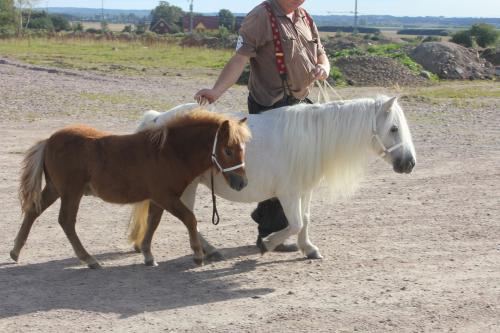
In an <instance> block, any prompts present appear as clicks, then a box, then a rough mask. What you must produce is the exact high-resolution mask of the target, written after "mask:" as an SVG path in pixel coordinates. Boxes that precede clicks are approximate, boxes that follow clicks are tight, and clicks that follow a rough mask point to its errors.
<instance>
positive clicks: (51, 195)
mask: <svg viewBox="0 0 500 333" xmlns="http://www.w3.org/2000/svg"><path fill="white" fill-rule="evenodd" d="M41 196H42V199H41V206H40V211H37V210H36V208H35V206H34V205H33V206H32V207H31V208H30V209H29V210H28V211H27V212H26V213H25V214H24V219H23V223H22V225H21V228H20V229H19V232H18V233H17V236H16V239H15V241H14V248H13V249H12V251H10V257H11V258H12V259H13V260H14V261H16V262H17V260H18V258H19V252H21V249H22V248H23V246H24V244H25V243H26V239H27V238H28V234H29V233H30V230H31V226H32V225H33V222H35V220H36V219H37V218H38V217H39V216H40V215H41V214H42V213H43V212H44V211H45V210H46V209H47V208H48V207H50V205H52V204H53V203H54V201H56V200H57V198H59V194H58V193H57V191H56V189H55V188H54V186H53V185H52V183H47V185H45V188H44V189H43V191H42V194H41Z"/></svg>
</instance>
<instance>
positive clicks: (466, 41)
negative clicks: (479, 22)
mask: <svg viewBox="0 0 500 333" xmlns="http://www.w3.org/2000/svg"><path fill="white" fill-rule="evenodd" d="M451 41H452V42H453V43H455V44H460V45H463V46H466V47H472V45H473V41H472V35H471V33H470V31H469V30H461V31H457V32H455V33H454V34H453V36H452V37H451Z"/></svg>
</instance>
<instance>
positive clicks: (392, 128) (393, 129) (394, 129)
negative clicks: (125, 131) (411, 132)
mask: <svg viewBox="0 0 500 333" xmlns="http://www.w3.org/2000/svg"><path fill="white" fill-rule="evenodd" d="M397 131H399V127H397V126H396V125H394V126H392V127H391V133H396V132H397Z"/></svg>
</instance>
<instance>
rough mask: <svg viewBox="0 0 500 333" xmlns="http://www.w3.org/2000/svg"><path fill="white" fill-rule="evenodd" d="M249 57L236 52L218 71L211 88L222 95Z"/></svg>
mask: <svg viewBox="0 0 500 333" xmlns="http://www.w3.org/2000/svg"><path fill="white" fill-rule="evenodd" d="M249 59H250V58H249V57H246V56H243V55H241V54H238V53H236V54H235V55H234V56H233V57H232V58H231V60H229V62H228V63H227V64H226V66H224V69H223V70H222V72H221V73H220V75H219V78H218V79H217V81H216V82H215V84H214V87H213V88H212V89H213V90H215V91H216V92H217V94H218V95H222V94H223V93H224V92H225V91H226V90H227V89H229V88H230V87H231V86H232V85H233V84H235V83H236V81H238V78H239V77H240V75H241V73H243V70H244V69H245V66H246V64H247V63H248V60H249Z"/></svg>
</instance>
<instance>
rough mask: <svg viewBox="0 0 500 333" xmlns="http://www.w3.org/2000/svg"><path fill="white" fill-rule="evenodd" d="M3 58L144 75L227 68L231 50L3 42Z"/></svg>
mask: <svg viewBox="0 0 500 333" xmlns="http://www.w3.org/2000/svg"><path fill="white" fill-rule="evenodd" d="M0 54H2V55H4V56H9V57H12V58H17V59H20V60H22V61H24V62H27V63H30V64H34V65H47V66H51V67H58V68H66V69H79V70H89V69H90V70H97V71H105V72H109V71H110V70H112V71H118V72H120V73H124V74H141V73H143V72H145V71H150V70H152V71H153V72H154V71H155V70H158V72H161V70H162V69H198V68H200V69H201V68H213V69H220V68H222V67H224V65H225V64H226V63H227V61H228V60H229V58H230V57H231V56H232V54H233V51H232V50H213V49H203V48H183V47H180V46H178V45H175V44H172V45H170V44H163V45H151V46H146V45H144V44H142V43H139V42H120V41H89V40H76V39H75V40H65V41H57V40H53V39H43V38H37V39H12V40H0Z"/></svg>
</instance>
